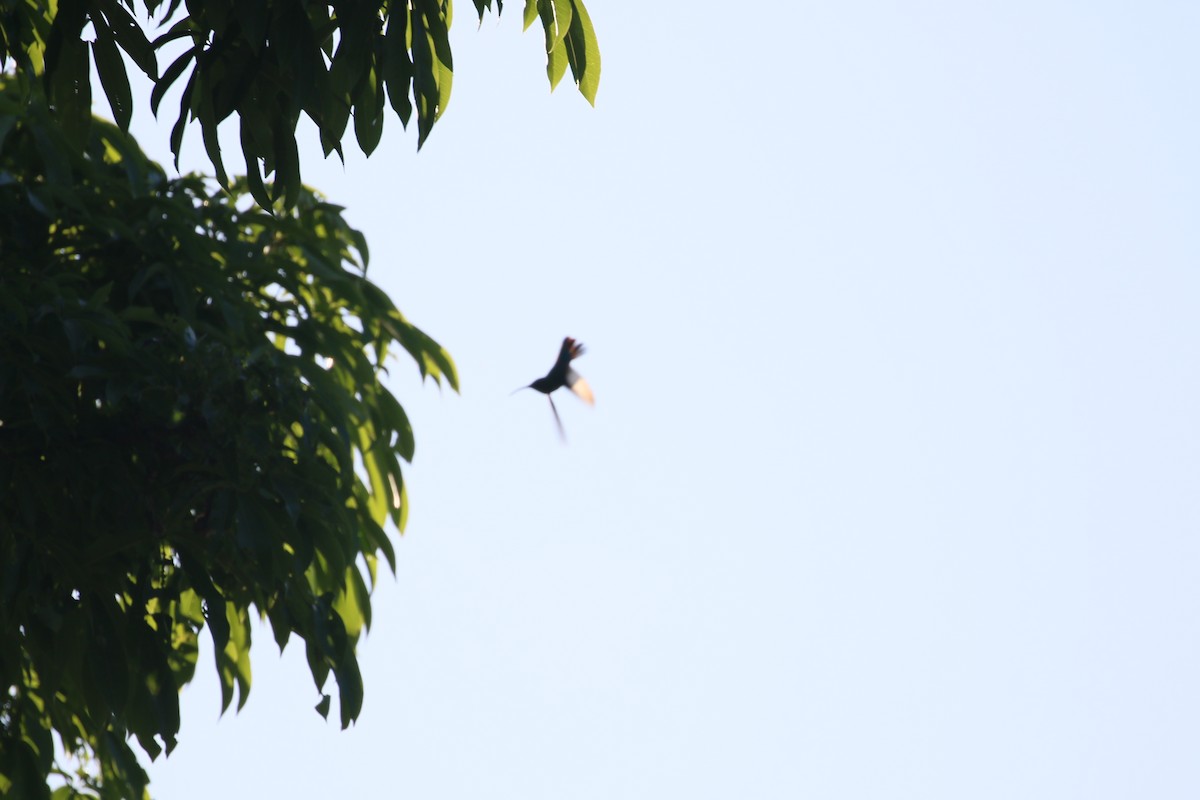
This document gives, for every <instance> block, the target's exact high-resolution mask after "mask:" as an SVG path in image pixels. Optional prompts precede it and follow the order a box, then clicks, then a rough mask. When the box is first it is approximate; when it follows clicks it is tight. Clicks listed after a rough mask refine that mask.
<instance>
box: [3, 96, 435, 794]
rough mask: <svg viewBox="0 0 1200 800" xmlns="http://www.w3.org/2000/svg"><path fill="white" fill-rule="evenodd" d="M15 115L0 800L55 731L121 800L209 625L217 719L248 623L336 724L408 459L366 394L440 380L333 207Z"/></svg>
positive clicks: (6, 238)
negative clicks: (163, 165) (413, 377)
mask: <svg viewBox="0 0 1200 800" xmlns="http://www.w3.org/2000/svg"><path fill="white" fill-rule="evenodd" d="M24 94H25V93H23V92H21V91H19V90H18V89H17V87H16V86H15V82H14V81H13V80H8V81H5V82H4V84H3V85H2V86H0V686H2V687H3V688H4V690H5V691H4V693H3V695H0V788H5V786H7V788H8V789H9V790H11V792H12V793H13V794H14V796H17V797H36V796H38V794H39V792H40V793H42V794H43V795H44V793H45V791H46V790H45V786H46V781H45V778H46V775H47V774H48V773H50V772H51V771H52V770H53V769H56V767H55V766H54V745H53V740H52V735H51V734H52V732H53V733H55V734H57V736H58V738H59V739H60V741H61V743H62V745H63V746H64V747H65V748H66V750H68V751H81V752H84V753H93V754H94V755H95V756H96V757H97V758H98V760H99V763H100V765H101V767H102V768H103V774H102V781H100V782H99V783H96V786H97V787H98V786H99V785H100V784H101V783H102V784H103V786H104V787H105V796H129V797H140V796H142V792H143V789H144V784H145V775H144V773H143V772H142V770H141V768H140V767H139V766H138V764H137V759H136V757H135V756H134V754H133V752H132V751H131V750H130V747H129V744H128V742H127V737H133V738H134V739H136V740H137V741H138V743H139V744H140V745H141V747H142V748H143V749H144V750H145V751H146V752H148V753H149V754H150V755H151V756H152V757H153V756H157V755H158V753H159V752H160V751H162V750H164V749H165V750H166V751H168V752H169V751H170V749H171V748H172V747H173V746H174V744H175V736H176V733H177V731H178V729H179V705H178V691H177V690H178V688H179V687H180V686H181V685H183V684H184V683H186V682H187V681H189V680H190V679H191V677H192V675H193V672H194V670H195V668H196V658H197V645H198V636H199V635H200V633H201V631H202V629H204V628H207V629H208V632H209V635H211V637H212V640H213V646H214V650H215V654H216V668H217V670H218V672H219V674H220V678H221V684H222V694H223V698H222V702H223V705H224V706H228V705H229V704H230V703H231V702H232V701H233V699H234V697H235V695H236V696H237V700H238V706H239V707H240V706H241V704H242V703H244V702H245V700H246V696H247V692H248V691H249V688H250V677H251V673H250V662H249V648H250V631H251V627H250V622H251V614H252V613H255V612H257V613H259V614H261V615H264V616H265V617H266V619H267V620H269V622H270V626H271V629H272V631H273V633H274V637H275V640H276V642H277V643H278V644H279V646H280V647H281V648H282V647H283V646H284V645H285V644H286V643H287V642H288V641H289V638H290V637H291V636H292V635H296V636H299V637H300V638H301V639H302V640H303V646H304V648H305V651H306V654H307V657H308V663H309V666H310V668H311V670H312V674H313V678H314V680H315V682H316V685H317V688H318V689H322V688H323V687H324V686H325V684H326V680H327V678H328V677H329V676H330V675H331V674H332V675H333V676H334V678H335V679H336V683H337V688H338V699H339V707H340V716H341V723H342V725H343V726H345V725H348V724H349V723H350V722H351V721H352V720H353V719H354V718H355V717H356V716H357V714H358V712H359V708H360V706H361V703H362V696H363V689H362V683H361V680H360V677H359V672H358V666H357V662H356V659H355V653H354V643H355V640H356V638H357V637H358V635H359V632H360V630H361V629H362V628H363V627H364V626H366V625H368V624H369V622H370V603H369V598H368V587H369V583H373V582H374V580H375V574H376V564H377V561H378V559H379V558H380V557H382V558H383V559H384V560H385V561H387V562H388V563H389V564H391V565H393V567H394V563H393V562H394V553H393V549H392V544H391V543H390V542H389V540H388V537H387V536H386V535H385V532H384V525H385V523H386V522H387V521H388V520H389V519H390V520H391V521H392V522H393V523H394V524H396V525H397V526H400V527H403V525H404V517H405V513H406V508H407V501H406V499H405V496H404V484H403V479H402V476H401V472H400V461H401V460H408V459H411V458H412V455H413V435H412V430H411V427H410V426H409V422H408V420H407V418H406V417H405V414H404V412H403V410H402V409H401V407H400V405H399V403H398V402H397V401H396V399H395V398H394V397H393V396H392V395H391V393H389V392H388V390H387V389H385V388H384V387H383V386H382V385H381V384H380V382H379V380H378V375H379V372H380V370H381V369H382V368H383V364H384V360H385V358H386V357H387V355H388V353H389V352H391V351H392V350H393V349H394V348H395V347H396V345H399V347H400V348H402V349H404V350H406V351H407V352H408V354H409V355H411V357H413V358H414V359H415V360H416V362H417V365H418V367H419V368H420V369H421V371H422V372H423V373H424V374H426V375H430V376H433V377H434V378H437V379H439V380H445V381H447V382H448V383H449V384H450V385H451V386H454V387H456V386H457V379H456V376H455V372H454V367H453V364H452V363H451V361H450V359H449V357H448V356H447V354H446V353H445V352H444V351H443V350H442V349H441V348H440V347H439V346H438V345H437V344H436V343H434V342H433V341H432V340H431V339H429V338H428V337H427V336H425V335H424V334H423V333H421V332H420V331H419V330H417V329H416V328H415V327H413V326H412V325H411V324H409V323H408V321H407V320H405V318H404V317H403V316H401V314H400V313H399V312H398V311H397V310H396V309H395V307H394V306H393V305H392V303H391V301H390V300H389V299H388V298H387V297H386V295H385V294H384V293H383V292H382V291H381V290H379V289H378V288H377V287H376V286H374V285H373V284H372V283H371V282H370V281H368V280H367V278H366V277H365V269H366V262H367V248H366V245H365V242H364V241H363V238H362V236H361V234H359V233H358V232H357V231H355V230H353V229H351V228H350V227H349V226H348V225H347V224H346V222H345V220H344V219H343V218H342V216H341V214H340V209H339V208H338V207H337V206H333V205H330V204H329V203H326V202H324V201H323V200H322V199H321V198H320V197H319V196H317V195H316V194H314V193H312V192H311V191H308V190H301V192H300V193H299V194H298V195H297V197H296V198H295V204H294V206H293V208H292V210H291V211H290V212H288V213H283V212H279V211H277V213H275V214H268V213H266V212H264V211H263V210H261V209H259V208H258V207H256V206H254V205H253V203H251V202H249V198H248V197H247V196H246V194H245V192H246V185H245V184H244V183H235V184H234V187H233V188H234V190H233V192H231V193H227V192H225V191H222V190H221V189H219V188H218V187H216V186H214V185H212V184H211V183H210V182H208V181H205V180H204V179H202V178H200V177H198V176H186V177H182V178H178V179H173V180H172V179H168V178H167V177H166V175H165V174H164V173H163V171H162V170H161V169H160V168H159V167H157V166H156V165H154V164H153V163H151V162H149V161H148V160H147V159H146V157H145V156H144V155H143V154H142V153H141V152H140V151H139V150H138V148H137V147H136V145H135V144H134V142H133V141H132V140H131V139H130V138H129V137H128V136H127V135H126V134H124V133H122V132H121V131H120V130H119V129H118V128H117V127H116V126H114V125H111V124H107V123H104V122H102V121H99V120H95V121H93V122H92V124H91V125H90V126H89V138H88V142H87V145H86V147H85V148H84V149H83V151H82V152H78V151H76V149H75V148H74V147H73V146H72V145H71V143H70V142H69V141H68V140H67V134H66V133H64V132H63V131H62V129H61V128H60V127H59V126H58V125H57V124H55V121H54V120H53V119H52V117H51V113H50V111H49V109H48V108H46V107H45V106H44V105H42V106H39V105H37V104H33V105H32V106H31V105H27V103H26V100H27V97H26V96H24ZM360 564H361V566H362V569H361V570H360V566H359V565H360ZM364 573H365V574H364ZM328 708H329V698H328V697H326V698H325V699H324V700H323V701H322V702H321V704H320V710H321V711H322V713H326V712H327V710H328ZM89 780H91V779H89ZM86 782H87V781H85V783H86ZM93 782H95V781H93ZM39 787H40V788H39Z"/></svg>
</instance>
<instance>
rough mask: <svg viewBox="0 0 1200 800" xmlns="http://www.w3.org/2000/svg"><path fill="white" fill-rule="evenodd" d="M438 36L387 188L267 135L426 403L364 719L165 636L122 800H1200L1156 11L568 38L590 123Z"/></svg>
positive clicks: (1110, 7)
mask: <svg viewBox="0 0 1200 800" xmlns="http://www.w3.org/2000/svg"><path fill="white" fill-rule="evenodd" d="M458 5H459V8H458V15H457V17H458V23H457V26H456V28H455V30H454V31H453V37H454V38H453V42H454V44H455V47H456V50H455V66H456V73H455V82H454V95H453V99H452V101H451V104H450V107H449V110H448V111H447V113H446V115H445V117H443V119H442V121H441V122H440V123H439V124H438V127H437V129H436V130H435V131H434V133H433V135H432V137H431V138H430V140H429V142H428V143H427V145H426V147H425V148H424V150H423V151H422V152H421V153H419V154H417V153H415V152H414V149H415V133H409V134H402V133H401V131H400V127H399V124H398V122H397V121H395V120H390V121H389V124H388V128H387V130H386V132H385V135H384V141H383V144H382V145H381V146H380V148H379V150H378V151H377V152H376V154H375V155H374V156H373V157H372V158H371V159H370V161H369V162H367V161H365V160H364V159H362V158H361V156H357V155H354V156H352V157H350V158H348V163H347V165H346V167H345V168H343V167H342V165H341V164H340V163H338V162H337V161H336V160H334V161H332V162H323V161H322V159H321V155H320V151H319V148H318V147H317V141H316V137H315V134H312V133H311V132H306V133H305V135H304V136H303V145H304V150H303V153H304V159H305V161H304V175H305V178H306V180H307V181H308V182H309V183H311V184H312V185H314V186H316V187H318V188H320V189H321V190H322V191H324V192H325V193H326V194H327V195H328V196H329V197H330V198H331V199H333V200H334V201H336V202H339V203H342V204H344V205H346V206H348V208H349V210H348V216H349V218H350V219H351V221H352V222H353V223H354V224H356V225H357V226H359V227H361V228H362V229H363V230H364V232H365V233H366V235H367V238H368V241H369V242H370V245H371V250H372V254H373V261H372V266H371V274H372V276H373V277H374V279H375V280H376V281H378V282H379V283H380V284H382V285H383V286H384V287H385V288H387V289H388V291H389V292H390V293H391V294H392V296H393V297H394V299H395V300H396V302H397V303H398V305H399V306H400V307H401V309H402V310H403V311H404V312H405V313H406V314H407V315H408V316H409V317H410V318H411V319H412V320H414V321H415V322H416V323H417V324H419V325H421V326H422V327H424V329H425V330H426V331H428V332H429V333H430V334H431V335H433V336H434V337H435V338H437V339H439V340H440V341H441V342H442V343H443V344H444V345H446V346H447V347H448V348H449V350H450V351H451V353H452V354H453V355H454V357H455V358H456V360H457V363H458V366H459V369H460V372H461V374H462V380H463V392H462V395H461V396H456V395H454V394H452V393H449V392H439V391H438V390H437V389H435V388H432V387H431V386H430V387H426V388H421V387H420V384H419V382H418V381H417V379H416V376H415V369H414V368H411V367H410V365H409V364H405V363H401V364H399V365H398V366H397V368H395V369H394V370H393V378H392V380H391V385H392V386H393V388H394V389H395V390H396V391H397V392H398V393H399V394H400V396H401V400H402V402H403V403H404V404H405V407H406V408H407V409H408V410H409V412H410V414H411V416H412V418H413V420H414V424H415V426H416V434H417V458H416V462H415V464H414V465H413V466H412V467H411V468H410V469H409V470H408V472H407V475H408V480H409V494H410V497H411V500H412V513H411V517H410V523H409V528H408V531H407V533H406V534H405V536H404V538H403V540H402V541H401V543H400V544H399V547H398V554H399V562H400V563H399V576H398V579H397V580H395V581H393V580H392V579H391V578H390V576H388V577H387V578H386V579H384V580H383V581H382V585H381V587H380V588H379V590H378V591H377V593H376V595H375V629H374V630H373V631H372V632H371V634H370V635H369V637H368V638H367V639H366V640H365V641H364V642H363V643H362V645H361V647H360V656H361V659H362V665H363V672H364V677H365V681H366V705H365V707H364V710H363V713H362V716H361V718H360V720H359V722H358V724H357V725H356V726H355V727H354V728H353V729H351V730H349V731H346V732H340V731H339V730H338V729H337V725H336V723H333V722H331V723H326V722H324V721H323V720H321V718H320V717H319V716H318V715H317V714H316V713H315V712H314V711H313V710H312V706H313V705H314V704H315V703H316V702H317V700H318V695H317V693H316V692H315V690H314V689H313V687H312V682H311V679H310V678H309V676H308V672H307V669H306V666H305V664H304V661H303V653H302V650H301V648H300V647H299V646H298V645H293V647H292V648H289V650H288V651H287V653H286V654H285V656H284V658H283V659H282V660H281V659H280V658H278V657H277V655H276V653H275V647H274V644H273V642H272V640H271V638H270V636H269V635H267V634H266V632H265V631H264V632H263V633H262V634H261V635H259V636H258V639H257V641H258V647H257V649H256V657H255V658H254V688H253V691H252V693H251V696H250V700H249V703H248V705H247V706H246V708H245V710H244V711H243V712H242V713H241V714H238V715H234V714H232V713H231V714H229V715H227V716H226V717H225V718H223V719H221V720H220V721H218V719H217V716H218V714H217V712H218V709H219V692H218V691H217V688H216V685H215V679H214V677H213V676H212V670H211V667H210V666H209V665H210V664H211V660H210V659H211V653H210V651H209V650H208V649H207V645H206V649H205V651H204V652H203V654H202V658H203V664H204V668H202V669H201V671H200V677H199V678H198V679H197V681H196V683H195V684H194V685H193V686H192V687H190V688H189V689H188V690H186V691H185V693H184V698H183V713H184V724H183V731H182V735H181V736H180V746H179V748H178V750H177V751H176V752H175V754H174V755H172V756H171V757H170V758H169V759H166V760H163V759H160V760H159V762H158V763H157V764H156V765H154V767H153V769H152V770H151V775H152V779H153V781H154V788H155V790H156V793H157V796H159V797H161V798H164V799H166V800H191V799H192V798H210V797H261V796H271V797H296V798H325V797H403V798H414V799H416V798H420V799H421V800H425V799H426V798H430V799H437V800H467V799H468V798H470V799H471V800H475V799H476V798H498V799H501V800H503V799H506V798H513V799H514V800H516V799H518V798H519V799H520V800H537V799H538V798H546V799H547V800H550V799H552V798H553V799H554V800H561V798H571V799H572V800H576V799H578V798H605V799H606V800H608V799H609V798H617V797H619V798H625V799H626V800H631V799H637V798H655V799H657V798H664V797H680V798H684V797H686V798H729V797H752V798H793V797H814V798H849V799H852V800H859V799H863V798H887V799H888V800H895V799H896V798H920V799H921V800H931V799H933V800H938V799H942V798H944V799H945V800H961V798H973V800H978V799H979V798H1004V799H1005V800H1008V799H1010V798H1017V797H1019V798H1022V799H1023V800H1030V799H1032V798H1047V800H1050V799H1053V800H1062V799H1063V798H1085V799H1086V800H1104V799H1105V798H1112V799H1113V800H1117V799H1118V798H1119V799H1121V800H1124V798H1129V797H1153V798H1156V800H1164V799H1166V798H1194V797H1197V796H1200V758H1197V753H1198V752H1200V722H1198V720H1200V622H1198V619H1200V535H1198V534H1200V491H1197V488H1198V486H1200V422H1198V421H1197V419H1198V410H1200V367H1198V365H1200V321H1198V316H1197V310H1198V307H1200V224H1198V223H1200V113H1198V111H1197V109H1198V108H1200V106H1198V105H1197V96H1198V90H1200V49H1198V48H1197V44H1196V43H1197V41H1200V5H1197V4H1195V3H1189V2H1166V1H1163V2H1142V3H1136V4H1135V3H1116V2H1089V3H1084V2H1054V1H1053V0H1050V1H1049V2H1047V1H1046V0H1042V2H1037V3H1034V2H1004V3H1001V2H978V3H952V2H910V3H883V2H843V3H836V4H833V3H819V4H818V3H802V2H780V3H758V4H730V3H717V2H688V3H683V2H660V3H634V4H629V3H607V2H602V0H593V2H592V3H591V5H590V9H591V15H592V19H593V21H594V23H595V26H596V30H597V32H598V34H599V36H600V42H601V48H602V52H603V56H604V73H603V78H602V81H601V87H600V94H599V97H598V101H597V105H596V108H595V109H592V108H590V107H589V106H588V105H587V103H586V102H585V101H583V100H582V99H581V98H580V97H579V96H578V95H576V94H574V93H573V92H572V91H571V90H570V88H569V87H568V86H566V85H564V86H563V87H561V88H560V89H559V91H558V92H556V93H555V94H553V95H550V94H549V93H548V91H547V87H546V83H545V78H544V72H543V61H542V58H543V56H542V54H541V52H540V46H541V36H540V34H539V33H538V32H536V31H532V30H531V31H530V32H528V33H527V34H524V35H522V34H521V33H520V7H519V4H515V3H510V5H511V6H512V7H511V8H510V9H509V11H508V13H506V14H505V16H504V17H503V18H502V19H501V20H500V21H499V22H497V21H496V20H495V18H489V19H488V20H487V21H485V22H484V24H483V26H482V28H477V27H476V25H475V24H474V22H473V20H472V9H471V6H470V4H469V3H465V2H461V0H460V2H459V4H458ZM173 107H174V106H173V105H172V104H171V103H170V101H168V102H167V103H166V104H164V108H173ZM142 111H144V109H142ZM172 121H173V120H170V119H166V120H164V121H163V122H162V123H161V124H160V125H159V126H158V127H157V128H155V127H153V126H152V124H151V123H149V122H148V121H147V120H146V117H145V116H144V114H143V115H142V116H140V117H139V119H138V122H137V124H136V126H135V132H136V133H137V135H138V136H139V138H140V140H141V141H142V143H143V145H144V146H146V147H147V149H148V150H150V151H151V152H152V153H155V154H157V155H158V157H160V158H162V159H163V160H167V159H166V156H165V153H166V140H167V136H168V133H169V127H170V123H171V122H172ZM185 147H186V148H187V157H186V158H185V166H189V167H192V168H205V162H204V161H203V156H202V152H203V148H202V146H201V144H200V140H199V135H198V132H196V131H194V130H193V131H190V132H189V135H188V139H187V141H186V144H185ZM565 335H571V336H575V337H577V338H579V339H581V340H582V341H583V342H584V343H585V344H586V345H587V346H588V350H589V352H588V353H587V355H586V356H585V357H584V358H582V359H580V361H579V362H578V369H579V371H580V372H581V373H582V374H584V375H585V376H586V377H587V378H588V379H589V381H590V382H591V385H592V387H593V389H594V390H595V393H596V397H597V404H596V407H595V409H589V408H587V407H586V406H585V405H583V404H582V403H579V402H577V401H576V400H574V399H573V398H571V397H567V396H564V397H563V399H562V400H561V401H560V402H559V404H558V405H559V409H560V411H561V413H562V415H563V422H564V424H565V426H566V429H567V432H568V436H569V438H570V441H569V443H568V445H567V446H565V447H564V446H563V445H562V444H561V443H560V442H559V440H558V437H557V435H556V433H555V430H554V423H553V419H552V417H551V415H550V411H549V409H548V408H547V407H546V402H545V400H544V399H542V398H541V397H540V396H539V395H537V394H534V393H532V392H530V393H526V394H518V395H516V396H512V397H510V396H509V394H508V393H509V392H510V391H511V390H512V389H513V388H515V387H516V386H519V385H523V384H525V383H528V382H529V381H530V380H532V379H533V378H535V377H538V376H539V375H541V374H542V373H543V372H544V371H545V370H546V368H547V367H549V365H550V363H551V361H552V360H553V357H554V354H555V351H556V348H557V346H558V343H559V341H561V339H562V337H563V336H565ZM331 716H334V717H336V712H335V714H334V715H331Z"/></svg>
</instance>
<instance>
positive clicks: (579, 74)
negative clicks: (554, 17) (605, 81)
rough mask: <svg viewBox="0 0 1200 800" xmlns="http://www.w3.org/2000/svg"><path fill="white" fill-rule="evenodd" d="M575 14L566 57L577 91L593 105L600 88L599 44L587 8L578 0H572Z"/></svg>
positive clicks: (567, 43)
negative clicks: (577, 87)
mask: <svg viewBox="0 0 1200 800" xmlns="http://www.w3.org/2000/svg"><path fill="white" fill-rule="evenodd" d="M572 5H573V6H574V8H575V14H574V15H573V16H572V17H571V26H570V28H569V29H568V31H567V38H566V40H565V44H566V50H567V59H568V60H569V61H570V64H571V75H572V76H574V78H575V83H576V84H578V86H579V92H580V94H582V95H583V96H584V97H585V98H587V101H588V102H589V103H591V104H592V105H593V106H594V105H596V90H597V89H599V88H600V46H599V44H598V43H597V41H596V31H595V29H593V28H592V20H591V18H590V17H589V16H588V13H587V9H586V8H584V6H583V3H582V2H579V0H572Z"/></svg>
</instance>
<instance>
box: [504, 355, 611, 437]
mask: <svg viewBox="0 0 1200 800" xmlns="http://www.w3.org/2000/svg"><path fill="white" fill-rule="evenodd" d="M583 353H584V350H583V345H582V344H581V343H579V342H577V341H575V340H574V339H572V338H571V337H570V336H568V337H567V338H565V339H563V342H562V347H561V348H559V351H558V360H557V361H555V362H554V366H553V367H551V368H550V371H549V372H547V373H546V375H545V377H542V378H538V379H537V380H536V381H534V382H533V383H531V384H529V385H528V386H522V387H521V389H536V390H537V391H539V392H541V393H542V394H544V395H546V399H547V400H549V401H550V410H551V411H553V412H554V421H555V423H557V424H558V435H559V436H561V437H562V438H563V440H564V441H566V438H567V434H566V431H564V430H563V424H562V419H560V418H559V416H558V409H557V408H555V407H554V398H553V397H551V396H550V395H551V394H552V393H553V392H555V391H557V390H558V389H561V388H563V387H564V386H565V387H567V388H568V389H570V390H571V391H572V392H574V393H575V394H576V395H577V396H578V397H579V399H581V400H583V401H584V402H585V403H587V404H588V405H590V406H594V405H596V398H595V396H593V395H592V387H590V386H588V382H587V381H585V380H584V379H583V376H582V375H580V374H579V373H578V372H576V371H575V370H574V369H572V368H571V360H572V359H575V358H579V356H581V355H583ZM521 389H517V392H519V391H521ZM513 394H516V392H513Z"/></svg>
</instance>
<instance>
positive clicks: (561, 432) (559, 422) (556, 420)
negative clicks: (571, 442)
mask: <svg viewBox="0 0 1200 800" xmlns="http://www.w3.org/2000/svg"><path fill="white" fill-rule="evenodd" d="M546 399H547V400H549V401H550V410H551V411H553V412H554V424H556V425H558V435H559V438H561V439H562V440H563V441H564V442H565V441H566V440H567V432H566V431H565V430H563V426H562V420H561V419H559V418H558V409H557V408H555V407H554V398H553V397H551V396H550V395H546Z"/></svg>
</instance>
